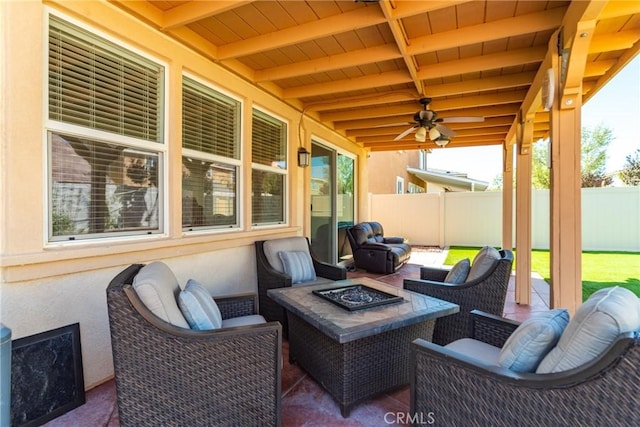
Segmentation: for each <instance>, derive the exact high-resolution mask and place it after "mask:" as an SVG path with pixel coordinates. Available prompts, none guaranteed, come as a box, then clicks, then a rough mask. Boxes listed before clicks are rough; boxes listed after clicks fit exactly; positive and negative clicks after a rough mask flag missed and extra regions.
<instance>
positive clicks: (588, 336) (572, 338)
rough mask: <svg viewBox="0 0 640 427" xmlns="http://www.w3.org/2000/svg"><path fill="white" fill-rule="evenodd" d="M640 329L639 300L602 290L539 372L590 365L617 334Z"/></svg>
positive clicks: (580, 310) (586, 305)
mask: <svg viewBox="0 0 640 427" xmlns="http://www.w3.org/2000/svg"><path fill="white" fill-rule="evenodd" d="M638 329H640V302H639V301H638V297H636V295H635V294H634V293H633V292H631V291H630V290H628V289H625V288H621V287H618V286H616V287H613V288H604V289H600V290H599V291H597V292H594V293H593V295H591V297H589V299H588V300H587V301H586V302H585V303H584V304H582V305H581V306H580V307H579V308H578V310H576V312H575V314H574V315H573V318H572V319H571V321H570V322H569V325H567V328H566V329H565V331H564V333H563V334H562V336H561V337H560V340H559V341H558V344H557V345H556V347H555V348H553V349H552V350H551V351H550V352H549V354H547V356H546V357H545V358H544V359H543V360H542V362H540V365H539V366H538V369H537V370H536V372H537V373H539V374H542V373H550V372H562V371H566V370H569V369H573V368H576V367H578V366H580V365H583V364H585V363H588V362H590V361H591V360H593V359H595V358H597V357H598V356H599V355H600V354H601V353H602V352H603V351H605V350H606V348H607V347H608V346H609V345H611V343H613V341H614V340H615V339H616V338H617V337H618V335H620V334H622V333H625V332H631V331H636V330H638Z"/></svg>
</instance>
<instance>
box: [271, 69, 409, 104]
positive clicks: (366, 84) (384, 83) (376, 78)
mask: <svg viewBox="0 0 640 427" xmlns="http://www.w3.org/2000/svg"><path fill="white" fill-rule="evenodd" d="M410 82H411V76H410V75H409V73H407V72H406V71H389V72H386V73H380V74H373V75H367V76H362V77H356V78H353V79H346V80H334V81H331V82H323V83H317V84H312V85H305V86H296V87H292V88H288V89H285V90H284V92H283V96H284V98H285V99H289V98H306V97H310V96H320V95H329V94H335V93H343V92H350V91H357V90H364V89H372V88H376V87H387V88H388V87H389V86H392V85H396V84H403V83H410Z"/></svg>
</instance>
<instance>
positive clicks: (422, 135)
mask: <svg viewBox="0 0 640 427" xmlns="http://www.w3.org/2000/svg"><path fill="white" fill-rule="evenodd" d="M415 137H416V141H418V142H425V141H426V140H427V129H426V128H425V127H424V126H420V127H419V128H418V130H417V131H416V135H415Z"/></svg>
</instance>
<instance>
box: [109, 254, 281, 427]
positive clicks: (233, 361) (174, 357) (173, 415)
mask: <svg viewBox="0 0 640 427" xmlns="http://www.w3.org/2000/svg"><path fill="white" fill-rule="evenodd" d="M141 267H142V265H139V264H135V265H131V266H129V267H128V268H127V269H125V270H124V271H122V272H121V273H120V274H118V275H117V276H116V277H115V278H114V279H113V280H112V281H111V283H110V284H109V286H108V288H107V304H108V312H109V325H110V328H111V344H112V351H113V362H114V368H115V380H116V390H117V401H118V412H119V418H120V425H122V426H127V425H129V426H159V425H171V426H194V425H256V424H260V425H271V426H279V425H280V424H281V420H280V407H281V375H282V373H281V369H282V365H281V364H282V332H281V326H280V325H279V324H277V323H275V322H272V323H263V324H259V325H252V326H241V327H231V328H221V329H216V330H208V331H195V330H191V329H185V328H180V327H177V326H174V325H172V324H170V323H168V322H165V321H164V320H162V319H160V318H159V317H157V316H156V315H154V314H153V313H152V312H151V311H150V310H149V309H147V307H146V306H145V305H144V303H143V302H142V301H141V300H140V298H139V297H138V295H137V293H136V291H135V290H134V289H133V287H132V286H131V283H132V281H133V278H134V277H135V276H136V274H137V273H138V271H139V270H140V268H141ZM216 303H217V305H218V308H219V309H220V312H221V314H222V317H223V319H225V318H230V317H236V316H238V315H247V314H253V313H254V312H255V307H256V304H255V303H256V298H255V295H251V296H250V297H247V296H246V295H244V296H234V297H229V298H222V299H217V298H216Z"/></svg>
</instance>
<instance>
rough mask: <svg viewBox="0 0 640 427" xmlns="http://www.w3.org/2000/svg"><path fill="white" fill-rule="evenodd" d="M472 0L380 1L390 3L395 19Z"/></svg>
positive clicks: (392, 15)
mask: <svg viewBox="0 0 640 427" xmlns="http://www.w3.org/2000/svg"><path fill="white" fill-rule="evenodd" d="M469 1H470V0H442V1H431V0H430V1H394V0H381V1H380V3H383V2H384V3H389V4H390V5H391V9H392V10H393V13H392V14H391V17H392V18H393V19H402V18H408V17H410V16H415V15H420V14H421V13H429V12H433V11H434V10H439V9H444V8H447V7H452V6H456V5H459V4H463V3H469Z"/></svg>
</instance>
